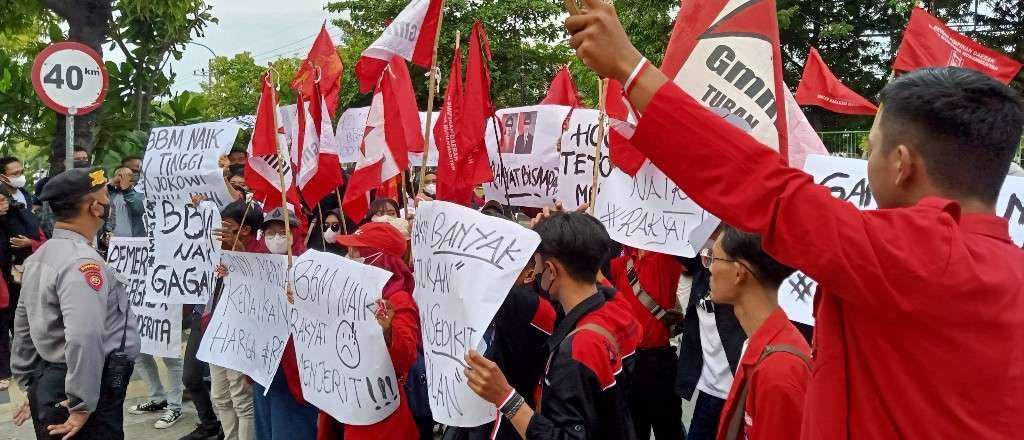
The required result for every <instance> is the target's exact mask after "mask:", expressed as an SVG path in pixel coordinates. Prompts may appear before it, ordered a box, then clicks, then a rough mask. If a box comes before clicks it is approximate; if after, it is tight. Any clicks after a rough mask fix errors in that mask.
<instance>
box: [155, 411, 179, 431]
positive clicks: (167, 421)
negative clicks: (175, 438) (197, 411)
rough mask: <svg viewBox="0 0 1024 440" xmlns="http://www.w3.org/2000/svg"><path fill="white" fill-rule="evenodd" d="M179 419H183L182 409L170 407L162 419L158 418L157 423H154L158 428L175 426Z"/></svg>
mask: <svg viewBox="0 0 1024 440" xmlns="http://www.w3.org/2000/svg"><path fill="white" fill-rule="evenodd" d="M178 420H181V411H175V410H173V409H169V410H167V411H166V412H164V415H163V416H161V417H160V420H157V421H156V423H154V424H153V427H154V428H156V429H166V428H170V427H172V426H174V424H175V423H178Z"/></svg>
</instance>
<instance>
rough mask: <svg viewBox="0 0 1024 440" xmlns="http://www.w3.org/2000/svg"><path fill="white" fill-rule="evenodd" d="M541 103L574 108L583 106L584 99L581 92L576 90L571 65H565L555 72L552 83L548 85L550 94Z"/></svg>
mask: <svg viewBox="0 0 1024 440" xmlns="http://www.w3.org/2000/svg"><path fill="white" fill-rule="evenodd" d="M540 103H541V104H555V105H565V106H569V107H573V108H582V107H583V99H582V98H580V92H579V91H578V90H576V83H575V82H573V80H572V73H569V67H563V68H561V69H560V70H559V71H558V73H556V74H555V77H554V78H552V79H551V85H549V86H548V94H547V95H545V96H544V100H543V101H541V102H540Z"/></svg>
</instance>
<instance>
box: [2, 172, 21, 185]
mask: <svg viewBox="0 0 1024 440" xmlns="http://www.w3.org/2000/svg"><path fill="white" fill-rule="evenodd" d="M5 177H7V176H5ZM7 181H8V182H9V183H10V184H11V186H13V187H15V188H24V187H25V175H24V174H22V175H20V176H18V177H7Z"/></svg>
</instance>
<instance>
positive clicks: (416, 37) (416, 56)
mask: <svg viewBox="0 0 1024 440" xmlns="http://www.w3.org/2000/svg"><path fill="white" fill-rule="evenodd" d="M441 3H442V0H412V1H410V2H409V5H408V6H406V7H405V9H403V10H402V12H399V13H398V16H397V17H395V19H394V21H392V22H391V23H390V24H388V27H387V29H385V30H384V33H383V34H381V36H380V37H378V38H377V41H374V42H373V44H371V45H370V46H369V47H367V48H366V50H364V51H363V54H362V56H360V57H359V61H358V62H357V63H356V69H355V70H356V76H358V77H359V90H360V91H362V92H363V93H366V92H369V91H370V89H371V88H373V85H374V84H377V80H378V79H379V78H380V75H381V72H383V71H384V68H385V67H386V66H387V65H388V63H389V62H390V61H391V58H392V57H394V56H400V57H402V58H405V59H406V60H408V61H411V62H412V63H413V64H415V65H417V66H420V67H423V68H425V69H429V68H430V65H431V63H432V61H433V60H432V58H433V55H434V44H435V43H437V41H436V40H437V30H438V29H437V26H438V23H439V22H440V19H441Z"/></svg>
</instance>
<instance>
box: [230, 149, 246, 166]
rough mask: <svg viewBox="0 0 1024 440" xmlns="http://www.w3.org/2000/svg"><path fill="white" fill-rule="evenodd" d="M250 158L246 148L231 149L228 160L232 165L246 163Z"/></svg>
mask: <svg viewBox="0 0 1024 440" xmlns="http://www.w3.org/2000/svg"><path fill="white" fill-rule="evenodd" d="M248 159H249V153H247V152H246V151H245V150H231V152H230V153H228V161H229V162H230V164H231V165H242V166H244V165H245V162H246V161H247V160H248Z"/></svg>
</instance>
